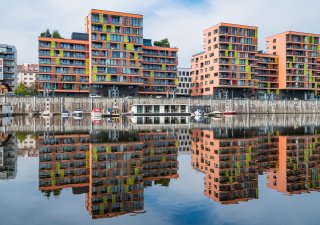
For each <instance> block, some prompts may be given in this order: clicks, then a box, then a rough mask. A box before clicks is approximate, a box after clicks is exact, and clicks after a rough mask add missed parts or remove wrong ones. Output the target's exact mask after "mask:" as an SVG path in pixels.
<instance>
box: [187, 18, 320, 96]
mask: <svg viewBox="0 0 320 225" xmlns="http://www.w3.org/2000/svg"><path fill="white" fill-rule="evenodd" d="M257 39H258V33H257V28H256V27H251V26H243V25H235V24H226V23H220V24H217V25H215V26H213V27H211V28H209V29H206V30H205V31H204V52H202V53H200V54H197V55H194V56H192V59H191V64H192V86H193V87H192V96H210V95H214V96H216V97H219V98H224V97H226V98H229V97H233V96H235V95H236V96H239V97H250V95H251V93H253V94H256V93H258V94H260V93H262V94H263V93H264V94H277V95H280V94H281V95H282V96H285V97H298V98H304V99H314V98H315V96H317V95H318V92H319V82H320V78H319V74H320V64H319V53H320V34H309V33H302V32H294V31H288V32H284V33H281V34H277V35H273V36H271V37H268V38H267V39H266V41H267V52H266V53H260V52H258V51H257ZM240 89H243V91H240ZM246 89H247V90H246ZM235 93H238V94H235ZM239 94H240V95H239Z"/></svg>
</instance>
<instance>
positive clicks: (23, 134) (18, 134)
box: [16, 132, 28, 143]
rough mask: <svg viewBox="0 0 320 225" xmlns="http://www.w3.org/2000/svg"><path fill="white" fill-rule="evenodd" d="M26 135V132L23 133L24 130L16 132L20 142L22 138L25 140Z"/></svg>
mask: <svg viewBox="0 0 320 225" xmlns="http://www.w3.org/2000/svg"><path fill="white" fill-rule="evenodd" d="M27 136H28V133H25V132H17V133H16V137H17V139H18V140H19V141H20V143H22V142H23V141H24V140H26V139H27Z"/></svg>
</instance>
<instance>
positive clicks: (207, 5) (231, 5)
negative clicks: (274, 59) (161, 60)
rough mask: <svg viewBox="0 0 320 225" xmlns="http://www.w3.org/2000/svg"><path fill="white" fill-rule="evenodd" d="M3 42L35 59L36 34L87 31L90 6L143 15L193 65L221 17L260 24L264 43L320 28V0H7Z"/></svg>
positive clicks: (23, 57) (183, 62)
mask: <svg viewBox="0 0 320 225" xmlns="http://www.w3.org/2000/svg"><path fill="white" fill-rule="evenodd" d="M2 1H5V4H2V6H1V7H0V21H2V22H1V23H0V43H7V44H13V45H16V47H17V49H18V62H19V63H23V62H27V63H36V62H37V61H38V60H37V54H38V53H37V36H38V34H39V33H40V32H42V31H43V30H45V29H46V28H47V27H48V28H50V29H51V30H52V29H58V30H59V31H60V33H61V34H62V35H63V36H64V37H66V38H69V37H70V34H71V32H72V31H80V32H83V31H84V18H85V16H86V15H87V14H88V12H89V10H90V9H91V8H99V9H105V10H113V11H123V12H131V13H139V14H143V15H144V25H145V27H144V34H145V37H146V38H152V39H161V38H164V37H168V38H169V40H170V41H171V44H172V45H173V46H176V47H178V48H179V49H180V53H179V57H180V59H179V63H180V65H179V66H180V67H188V66H190V57H191V55H192V54H195V53H197V52H200V51H202V31H203V30H204V29H205V28H207V27H210V26H213V25H215V24H217V23H219V22H230V23H238V24H247V25H255V26H258V27H259V39H260V40H259V45H260V46H259V47H260V49H262V50H263V49H264V48H265V41H264V39H265V37H267V36H270V35H273V34H276V33H280V32H283V31H288V30H295V31H303V32H310V33H320V27H319V25H318V18H319V8H320V1H318V0H309V1H308V2H307V3H306V4H303V2H302V1H299V0H281V1H280V0H90V1H88V0H67V1H66V0H28V1H26V0H10V1H9V0H2Z"/></svg>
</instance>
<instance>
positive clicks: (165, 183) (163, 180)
mask: <svg viewBox="0 0 320 225" xmlns="http://www.w3.org/2000/svg"><path fill="white" fill-rule="evenodd" d="M154 183H155V184H160V185H161V186H163V187H169V184H170V179H169V178H161V179H160V180H155V181H154Z"/></svg>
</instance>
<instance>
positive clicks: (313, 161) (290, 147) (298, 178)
mask: <svg viewBox="0 0 320 225" xmlns="http://www.w3.org/2000/svg"><path fill="white" fill-rule="evenodd" d="M319 138H320V135H317V134H316V135H304V136H280V137H279V162H278V163H277V164H278V166H277V168H274V169H272V170H270V171H269V172H268V184H267V186H268V187H270V188H272V189H276V190H277V191H279V192H283V193H288V194H300V193H303V192H308V191H319V188H320V160H319V157H320V151H319V148H318V140H319Z"/></svg>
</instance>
